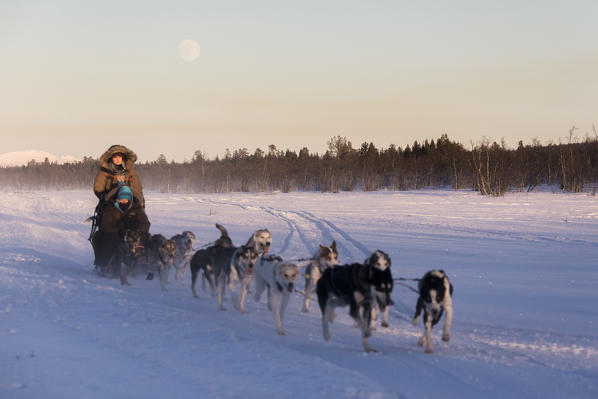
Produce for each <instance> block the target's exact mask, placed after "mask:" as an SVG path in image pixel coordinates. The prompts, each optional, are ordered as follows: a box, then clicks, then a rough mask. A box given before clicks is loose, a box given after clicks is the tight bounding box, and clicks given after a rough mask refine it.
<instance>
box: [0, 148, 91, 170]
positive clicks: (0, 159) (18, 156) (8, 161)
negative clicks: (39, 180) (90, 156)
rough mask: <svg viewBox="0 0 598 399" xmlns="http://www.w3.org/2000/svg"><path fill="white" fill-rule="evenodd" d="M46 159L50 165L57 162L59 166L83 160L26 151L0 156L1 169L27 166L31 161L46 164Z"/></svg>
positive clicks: (45, 152)
mask: <svg viewBox="0 0 598 399" xmlns="http://www.w3.org/2000/svg"><path fill="white" fill-rule="evenodd" d="M46 158H48V161H50V163H54V162H56V163H58V164H64V163H71V162H79V161H81V158H76V157H74V156H72V155H55V154H51V153H49V152H47V151H41V150H26V151H13V152H5V153H3V154H0V167H11V166H26V165H27V164H28V163H29V162H30V161H31V160H35V162H44V160H45V159H46Z"/></svg>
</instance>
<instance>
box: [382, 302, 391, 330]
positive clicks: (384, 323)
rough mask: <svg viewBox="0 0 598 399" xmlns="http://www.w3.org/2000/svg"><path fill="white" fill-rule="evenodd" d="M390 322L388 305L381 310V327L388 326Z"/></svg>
mask: <svg viewBox="0 0 598 399" xmlns="http://www.w3.org/2000/svg"><path fill="white" fill-rule="evenodd" d="M389 326H390V324H388V306H387V307H386V309H384V312H382V327H384V328H388V327H389Z"/></svg>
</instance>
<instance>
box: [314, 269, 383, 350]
mask: <svg viewBox="0 0 598 399" xmlns="http://www.w3.org/2000/svg"><path fill="white" fill-rule="evenodd" d="M392 288H393V280H392V274H391V272H390V267H389V266H387V267H385V268H380V267H378V266H377V265H371V264H365V265H364V264H361V263H353V264H350V265H345V266H335V267H331V268H328V269H326V270H325V271H324V274H322V277H321V278H320V280H318V284H317V288H316V292H317V294H318V303H319V305H320V310H321V311H322V332H323V335H324V339H325V340H326V341H329V340H330V330H329V328H328V323H330V322H332V321H333V319H334V309H335V308H336V307H340V306H347V305H348V306H349V315H350V316H351V317H352V318H353V320H355V322H356V323H357V326H358V327H359V328H360V329H361V337H362V344H363V348H364V349H365V351H366V352H375V350H374V349H373V348H372V347H371V346H370V344H369V340H368V339H369V336H370V335H371V330H370V323H371V318H372V306H373V304H374V302H375V301H377V302H378V303H381V304H384V306H391V305H393V301H392V299H391V296H390V294H391V292H392ZM360 311H361V312H360Z"/></svg>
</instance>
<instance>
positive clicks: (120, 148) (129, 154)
mask: <svg viewBox="0 0 598 399" xmlns="http://www.w3.org/2000/svg"><path fill="white" fill-rule="evenodd" d="M118 152H120V153H122V154H123V158H124V159H123V161H124V162H123V166H124V168H125V170H130V169H132V168H133V165H134V164H135V161H136V160H137V154H135V153H134V152H133V151H132V150H130V149H128V148H127V147H125V146H124V145H118V144H116V145H113V146H111V147H110V148H108V149H107V150H106V152H104V153H103V154H102V156H101V157H100V159H99V160H98V161H99V163H100V167H101V168H103V169H106V170H109V171H112V169H113V168H112V166H113V165H112V162H110V159H111V158H112V156H113V155H114V154H116V153H118Z"/></svg>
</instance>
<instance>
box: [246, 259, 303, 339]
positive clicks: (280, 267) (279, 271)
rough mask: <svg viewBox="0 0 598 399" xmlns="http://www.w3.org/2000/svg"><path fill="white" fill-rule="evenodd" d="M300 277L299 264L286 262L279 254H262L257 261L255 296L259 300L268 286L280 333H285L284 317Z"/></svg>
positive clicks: (271, 308)
mask: <svg viewBox="0 0 598 399" xmlns="http://www.w3.org/2000/svg"><path fill="white" fill-rule="evenodd" d="M298 279H299V268H298V267H297V265H294V264H292V263H289V262H285V261H283V260H282V258H281V257H279V256H272V255H270V256H268V255H267V256H262V257H261V258H260V260H259V261H258V262H257V263H256V266H255V296H254V298H255V300H256V301H257V302H259V300H260V297H261V296H262V292H264V289H266V288H268V308H269V309H270V310H272V313H273V314H274V322H275V323H276V331H278V334H280V335H285V331H284V327H283V325H282V319H283V317H284V312H285V310H286V308H287V305H288V304H289V298H290V296H291V293H292V292H293V291H294V290H295V284H296V283H297V280H298Z"/></svg>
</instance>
